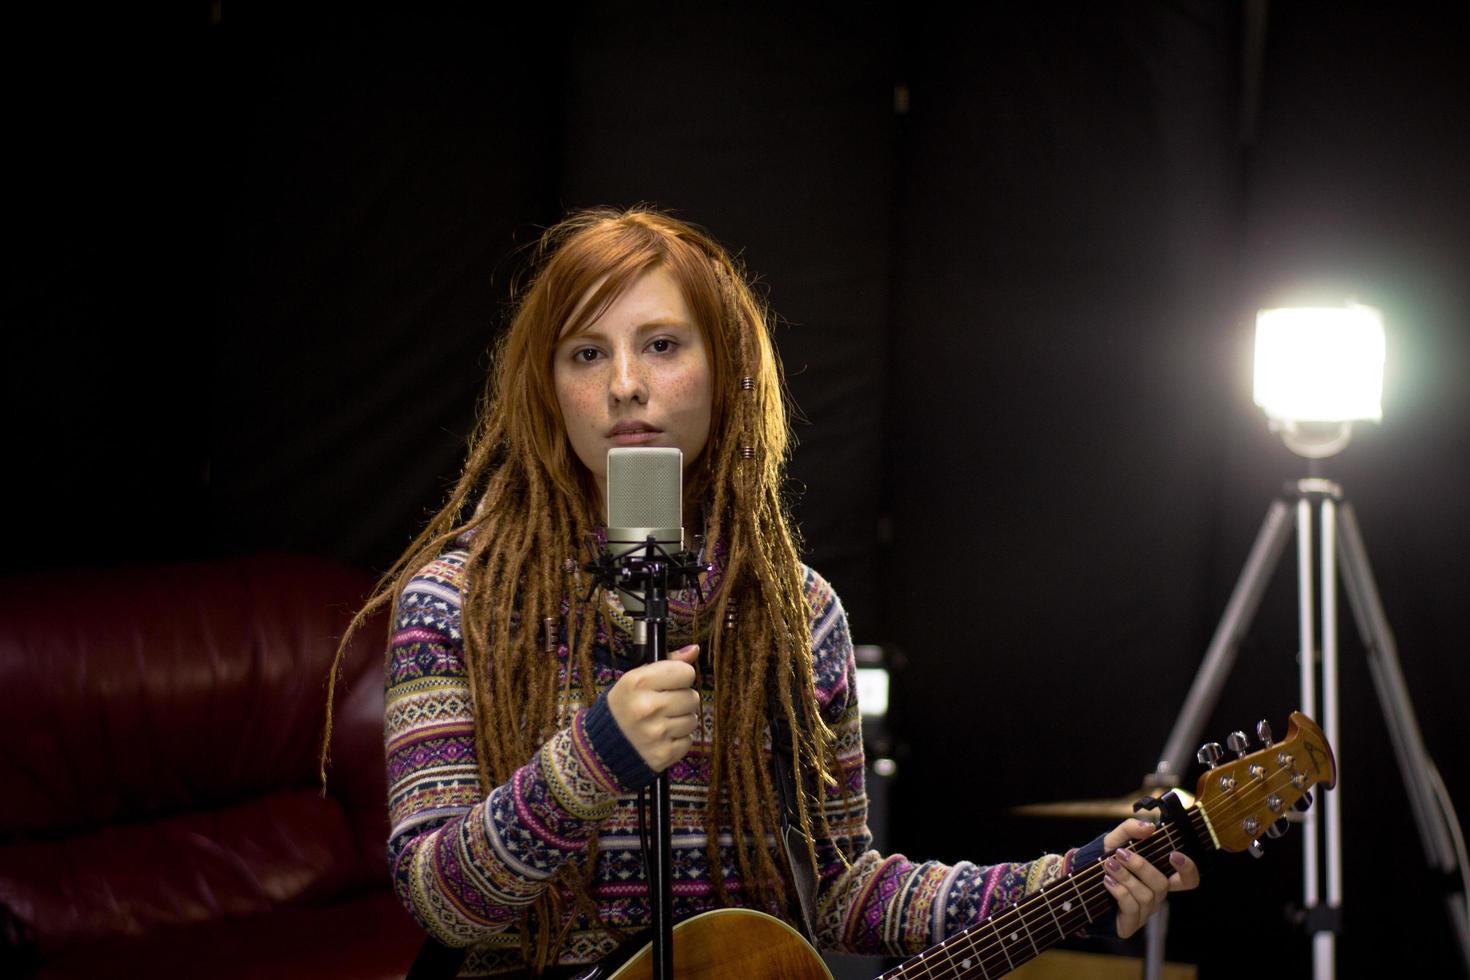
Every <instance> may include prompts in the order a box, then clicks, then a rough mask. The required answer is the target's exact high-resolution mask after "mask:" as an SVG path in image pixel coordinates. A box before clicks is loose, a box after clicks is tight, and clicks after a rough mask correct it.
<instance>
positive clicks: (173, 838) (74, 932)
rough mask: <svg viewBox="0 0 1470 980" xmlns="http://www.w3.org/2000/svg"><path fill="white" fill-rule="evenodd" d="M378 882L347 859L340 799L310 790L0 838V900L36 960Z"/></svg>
mask: <svg viewBox="0 0 1470 980" xmlns="http://www.w3.org/2000/svg"><path fill="white" fill-rule="evenodd" d="M382 883H383V880H381V879H377V878H376V876H374V875H369V874H368V873H366V872H365V870H364V866H363V864H362V862H361V861H360V860H359V859H358V853H357V844H356V841H355V840H354V838H353V835H352V832H351V827H350V825H349V824H348V821H347V818H346V816H345V814H344V813H343V810H342V806H341V804H340V803H338V802H337V801H336V800H334V799H330V798H323V797H322V796H321V795H320V794H318V793H316V792H314V791H312V790H295V791H290V792H282V793H275V794H272V795H269V796H265V797H262V798H260V799H257V800H252V801H249V802H247V803H243V804H239V805H237V806H233V807H228V808H225V809H221V810H213V811H201V812H195V813H187V814H180V815H178V816H174V817H169V818H167V819H164V820H156V821H150V822H148V823H141V824H125V825H121V826H117V827H105V828H102V829H100V830H96V831H92V832H90V833H86V834H80V835H76V836H73V837H69V838H66V839H64V840H55V841H46V842H35V841H31V842H22V843H17V844H11V845H8V846H0V906H3V907H5V908H6V909H8V911H9V915H10V917H11V920H12V923H11V928H12V929H16V931H18V932H19V933H20V935H19V936H18V937H16V938H17V939H19V941H20V943H21V944H23V945H25V946H27V947H30V948H31V949H32V950H34V951H35V953H36V954H38V955H40V956H41V957H43V958H44V957H47V956H51V955H53V954H55V953H57V952H59V951H61V950H64V949H67V948H70V947H75V946H80V945H84V944H87V943H92V942H96V941H98V940H100V939H104V938H106V937H109V936H124V935H127V936H143V935H147V934H149V933H153V932H157V931H160V930H162V929H165V928H168V927H174V926H185V925H193V924H197V923H202V922H208V921H211V920H216V919H237V918H244V917H247V916H252V915H258V914H260V913H263V912H268V911H270V910H272V909H274V908H277V907H279V906H283V905H299V904H309V903H312V902H322V901H326V900H329V899H331V898H332V897H334V896H338V895H341V894H344V893H347V892H351V891H353V890H355V889H360V888H362V887H364V886H371V885H374V884H378V885H381V884H382ZM17 927H18V928H17Z"/></svg>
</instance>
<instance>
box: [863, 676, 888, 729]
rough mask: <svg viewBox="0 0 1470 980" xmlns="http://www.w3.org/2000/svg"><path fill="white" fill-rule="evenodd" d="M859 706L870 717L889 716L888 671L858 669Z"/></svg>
mask: <svg viewBox="0 0 1470 980" xmlns="http://www.w3.org/2000/svg"><path fill="white" fill-rule="evenodd" d="M857 695H858V706H859V707H860V708H861V710H862V713H863V714H864V715H866V716H868V717H876V718H881V717H883V716H884V715H886V714H888V671H886V670H884V669H883V668H882V667H859V668H858V669H857Z"/></svg>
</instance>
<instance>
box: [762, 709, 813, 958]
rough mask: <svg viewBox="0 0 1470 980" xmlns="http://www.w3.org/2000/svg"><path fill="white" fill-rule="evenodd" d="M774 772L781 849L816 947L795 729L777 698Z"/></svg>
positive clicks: (804, 929)
mask: <svg viewBox="0 0 1470 980" xmlns="http://www.w3.org/2000/svg"><path fill="white" fill-rule="evenodd" d="M770 718H771V769H772V770H773V772H772V775H773V777H774V780H773V781H774V782H775V784H776V796H777V798H778V799H777V801H778V802H779V803H780V807H781V846H782V850H783V851H784V852H785V854H786V867H787V868H788V869H789V870H790V872H791V883H792V884H793V885H794V886H795V887H796V897H797V905H798V908H797V911H799V912H800V913H801V919H800V922H799V924H800V926H801V931H802V934H803V936H804V937H805V939H806V940H807V942H809V943H811V944H812V945H813V946H815V945H816V929H815V924H816V921H817V905H816V901H817V876H816V874H815V873H814V872H813V869H812V863H811V856H810V854H809V852H808V850H807V838H806V835H805V834H803V833H802V832H801V816H800V814H799V813H798V812H797V809H796V800H797V795H796V794H797V793H799V792H800V790H799V788H798V787H797V785H796V775H795V769H796V760H795V759H793V758H792V756H791V728H790V726H788V725H787V724H786V718H785V716H784V715H783V714H782V713H781V711H780V710H779V703H778V702H777V701H776V699H775V698H774V696H773V697H772V698H771V705H770Z"/></svg>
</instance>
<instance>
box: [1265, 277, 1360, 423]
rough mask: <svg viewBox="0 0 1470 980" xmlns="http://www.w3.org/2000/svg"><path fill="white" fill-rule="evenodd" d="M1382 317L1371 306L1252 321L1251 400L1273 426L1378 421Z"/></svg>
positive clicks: (1288, 311) (1271, 313)
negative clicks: (1253, 371)
mask: <svg viewBox="0 0 1470 980" xmlns="http://www.w3.org/2000/svg"><path fill="white" fill-rule="evenodd" d="M1383 357H1384V340H1383V314H1382V313H1380V312H1379V311H1378V310H1376V309H1374V308H1373V307H1371V306H1360V305H1358V304H1355V303H1354V304H1348V305H1347V306H1343V307H1297V308H1290V307H1289V308H1283V309H1275V310H1261V311H1260V312H1259V313H1258V314H1256V377H1255V400H1256V404H1257V405H1259V406H1261V408H1262V409H1263V410H1264V411H1265V413H1266V415H1267V416H1268V417H1269V418H1271V419H1272V420H1274V421H1281V422H1351V421H1355V420H1360V419H1363V420H1372V421H1375V422H1376V421H1379V420H1380V419H1382V418H1383Z"/></svg>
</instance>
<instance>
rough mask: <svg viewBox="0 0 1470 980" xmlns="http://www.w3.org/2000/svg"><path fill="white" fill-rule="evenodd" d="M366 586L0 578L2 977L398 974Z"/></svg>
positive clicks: (305, 569) (406, 951)
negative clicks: (361, 612) (338, 661)
mask: <svg viewBox="0 0 1470 980" xmlns="http://www.w3.org/2000/svg"><path fill="white" fill-rule="evenodd" d="M371 586H372V582H371V580H370V579H369V578H367V577H366V576H364V575H363V574H362V573H360V572H357V571H354V570H352V569H348V568H344V567H342V566H339V565H335V564H330V563H326V562H321V561H316V560H311V559H303V558H294V557H262V558H253V559H244V560H234V561H228V562H219V563H213V564H199V565H173V566H156V567H144V568H131V569H119V570H111V571H85V572H81V571H78V572H57V573H44V574H37V575H33V576H27V577H23V578H13V579H10V580H0V976H5V977H10V976H30V975H33V976H36V977H46V978H51V977H74V976H75V977H82V976H85V977H97V976H134V975H153V976H189V977H193V976H209V977H257V976H270V977H287V978H290V977H298V976H299V977H308V976H309V977H313V978H321V977H347V978H356V977H362V978H368V977H402V976H403V974H404V972H405V970H406V969H407V968H408V965H409V963H410V962H411V961H412V959H413V956H414V952H415V951H416V949H417V947H418V945H419V943H420V942H421V940H422V933H421V932H420V931H419V929H418V928H417V926H416V925H415V924H414V923H413V921H412V920H411V919H410V918H409V917H408V915H407V914H406V913H405V912H403V910H402V909H401V908H400V907H399V906H398V904H397V902H396V901H395V900H394V897H393V895H392V893H391V891H390V890H389V888H388V874H387V869H386V867H385V860H386V859H385V842H386V840H387V819H386V806H385V799H386V789H385V784H384V768H383V746H382V712H383V694H382V669H383V668H382V665H383V654H382V651H383V640H384V634H383V626H382V622H381V620H380V621H378V622H376V623H374V624H371V625H370V627H369V628H367V629H365V630H363V631H362V632H361V633H360V634H359V635H358V637H357V638H356V641H355V642H354V645H353V647H352V649H351V651H350V656H349V657H348V658H347V660H348V662H347V664H346V666H345V669H344V673H343V676H342V679H341V682H340V687H339V694H338V697H339V701H338V704H339V708H338V712H337V723H336V734H335V737H334V739H333V766H332V770H331V774H330V780H329V785H328V792H327V794H326V795H325V796H322V795H321V793H320V792H319V789H318V781H317V761H316V760H317V750H318V746H319V744H320V738H321V729H322V717H323V705H324V701H325V691H326V676H327V670H328V667H329V664H330V661H331V657H332V654H333V651H334V649H335V646H336V637H338V636H340V635H341V633H342V630H343V628H344V626H345V624H346V623H347V621H348V619H349V618H350V616H351V614H352V612H353V611H354V610H355V609H356V608H357V605H358V604H359V603H360V602H361V600H362V599H363V597H364V596H365V595H366V594H367V593H368V591H369V589H370V588H371Z"/></svg>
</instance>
